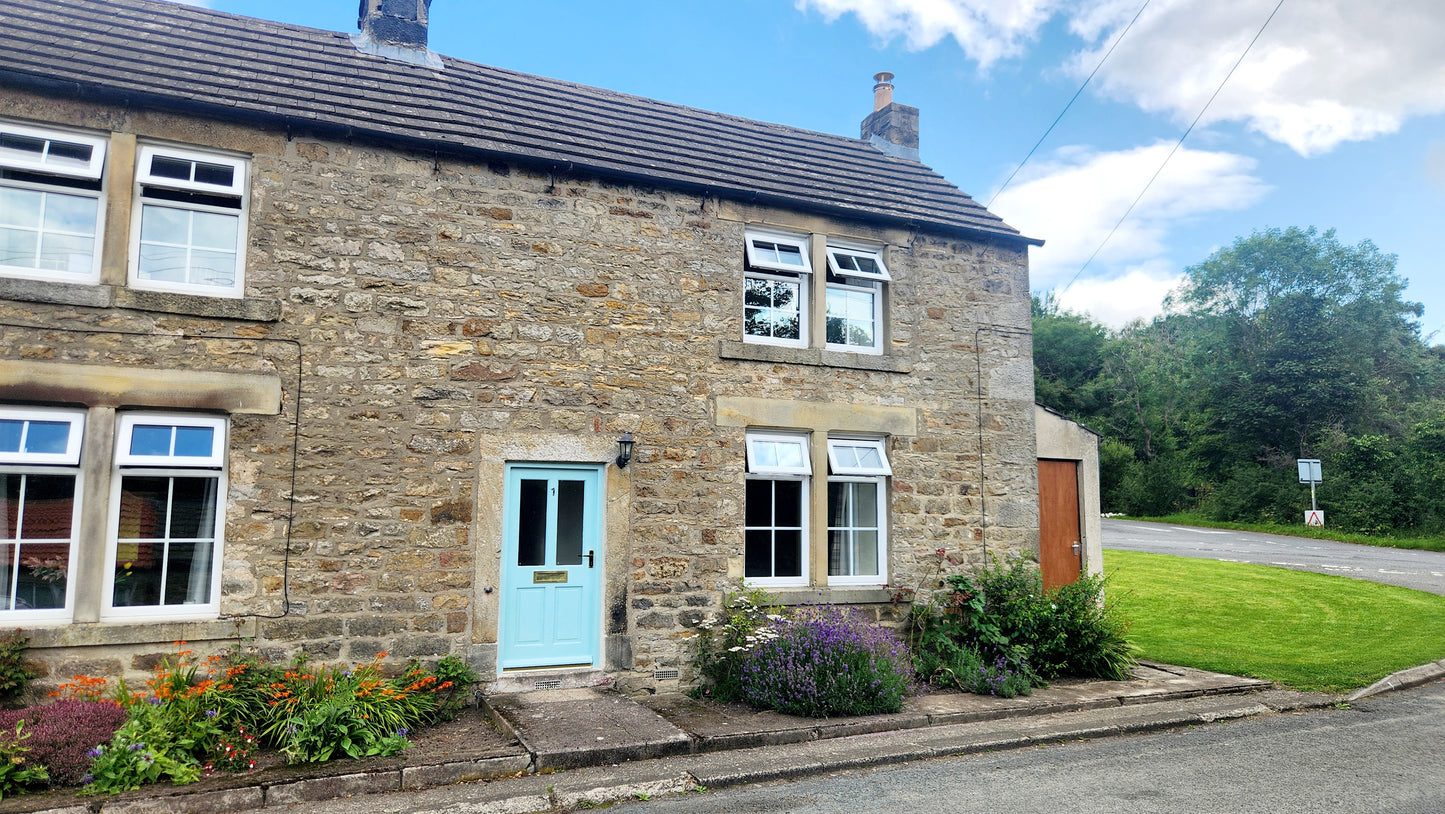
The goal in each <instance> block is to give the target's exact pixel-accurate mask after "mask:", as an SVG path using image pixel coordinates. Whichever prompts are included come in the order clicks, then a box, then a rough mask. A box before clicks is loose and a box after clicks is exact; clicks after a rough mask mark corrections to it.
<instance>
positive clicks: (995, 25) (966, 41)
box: [796, 0, 1065, 69]
mask: <svg viewBox="0 0 1445 814" xmlns="http://www.w3.org/2000/svg"><path fill="white" fill-rule="evenodd" d="M1064 2H1065V0H1002V1H1000V0H796V5H797V8H798V9H800V10H804V11H806V10H807V9H808V8H809V7H812V8H816V9H817V10H818V11H819V12H820V13H821V14H822V15H823V17H824V19H826V20H828V22H833V21H835V20H837V19H838V18H839V17H841V16H843V15H844V14H856V15H858V19H859V20H860V21H861V22H862V23H863V25H864V26H865V27H866V28H867V29H868V31H869V32H871V33H872V34H873V35H874V36H876V37H879V38H882V39H884V40H892V39H895V38H897V37H900V36H901V37H904V38H905V39H906V40H907V42H908V47H909V48H910V49H913V50H915V51H918V50H923V49H925V48H930V47H932V46H934V45H936V44H937V43H938V42H939V41H940V40H942V39H943V38H944V37H952V38H953V39H954V40H955V41H956V42H957V43H958V44H959V46H960V47H961V48H963V52H964V53H965V54H967V55H968V58H969V59H971V60H973V61H975V62H977V63H978V65H979V67H980V68H984V69H986V68H988V66H989V65H991V64H992V63H994V62H995V61H997V60H999V59H1003V58H1005V57H1012V56H1017V55H1019V54H1020V53H1022V52H1023V45H1024V43H1025V42H1026V41H1027V40H1030V39H1032V38H1033V37H1034V36H1035V35H1036V34H1037V32H1038V30H1039V28H1040V27H1042V26H1043V24H1044V23H1045V22H1047V21H1048V19H1049V18H1050V17H1052V16H1053V15H1054V12H1055V11H1056V10H1057V9H1058V8H1060V7H1061V6H1063V5H1064Z"/></svg>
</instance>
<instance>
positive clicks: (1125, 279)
mask: <svg viewBox="0 0 1445 814" xmlns="http://www.w3.org/2000/svg"><path fill="white" fill-rule="evenodd" d="M1183 280H1184V275H1183V274H1181V273H1179V271H1178V269H1177V268H1175V267H1174V266H1173V264H1171V263H1168V262H1165V261H1159V262H1152V263H1147V264H1144V265H1142V266H1135V267H1132V268H1130V269H1129V270H1128V271H1125V272H1124V273H1123V274H1120V275H1118V276H1116V277H1110V278H1107V279H1105V278H1093V279H1081V280H1079V281H1077V282H1075V283H1074V284H1073V285H1071V286H1069V290H1067V291H1064V292H1061V293H1060V294H1059V295H1058V298H1059V305H1060V306H1061V307H1062V308H1064V309H1065V310H1068V311H1074V312H1076V313H1080V314H1088V315H1089V316H1090V317H1091V318H1092V319H1093V320H1094V321H1095V322H1102V323H1103V324H1105V325H1108V326H1109V327H1111V328H1122V327H1124V325H1126V324H1127V323H1129V322H1131V321H1132V320H1135V319H1143V320H1146V321H1147V320H1150V319H1152V318H1154V317H1155V316H1157V315H1158V314H1159V313H1160V312H1161V311H1162V310H1163V303H1164V295H1165V294H1168V293H1169V292H1170V291H1172V290H1174V288H1176V287H1177V286H1178V285H1179V283H1181V282H1183Z"/></svg>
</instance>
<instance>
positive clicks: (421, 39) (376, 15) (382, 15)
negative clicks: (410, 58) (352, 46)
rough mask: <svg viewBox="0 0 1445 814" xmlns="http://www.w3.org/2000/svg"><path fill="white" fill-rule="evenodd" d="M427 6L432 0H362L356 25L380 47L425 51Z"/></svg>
mask: <svg viewBox="0 0 1445 814" xmlns="http://www.w3.org/2000/svg"><path fill="white" fill-rule="evenodd" d="M429 6H431V0H361V16H360V19H359V20H358V21H357V24H358V25H360V26H361V34H362V36H363V37H369V38H370V39H371V41H372V42H375V43H377V44H379V45H391V46H395V47H397V48H406V49H410V50H415V51H425V50H426V24H427V8H428V7H429Z"/></svg>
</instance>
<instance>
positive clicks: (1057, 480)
mask: <svg viewBox="0 0 1445 814" xmlns="http://www.w3.org/2000/svg"><path fill="white" fill-rule="evenodd" d="M1034 427H1035V431H1036V432H1037V434H1038V452H1039V567H1040V568H1041V569H1042V570H1043V576H1044V586H1045V587H1049V588H1053V587H1057V586H1059V585H1067V584H1069V583H1072V582H1074V581H1076V580H1077V579H1078V578H1079V575H1080V574H1101V573H1103V571H1104V521H1103V515H1102V514H1100V511H1099V434H1098V433H1096V432H1094V431H1093V430H1091V429H1089V428H1088V427H1085V426H1084V425H1083V424H1080V423H1078V422H1077V421H1072V420H1070V419H1068V418H1066V417H1065V416H1064V415H1062V414H1060V413H1057V412H1055V411H1053V410H1050V409H1049V408H1047V407H1045V406H1043V405H1042V404H1036V405H1034Z"/></svg>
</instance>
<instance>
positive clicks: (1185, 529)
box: [1170, 526, 1230, 534]
mask: <svg viewBox="0 0 1445 814" xmlns="http://www.w3.org/2000/svg"><path fill="white" fill-rule="evenodd" d="M1170 528H1172V529H1174V530H1175V531H1192V532H1194V533H1195V534H1229V533H1230V532H1227V531H1207V530H1205V529H1191V528H1184V527H1181V526H1171V527H1170Z"/></svg>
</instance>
